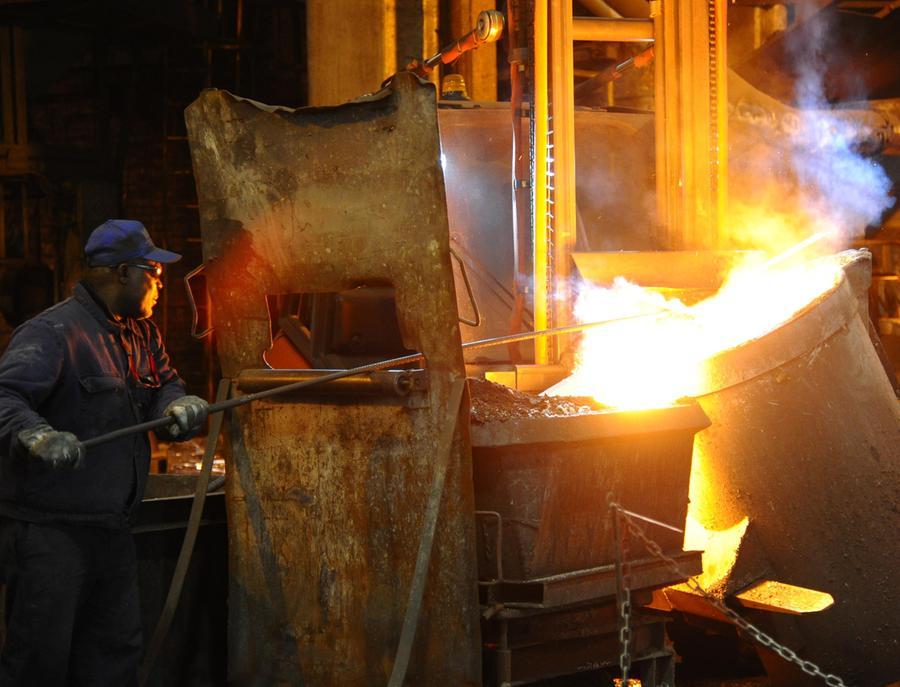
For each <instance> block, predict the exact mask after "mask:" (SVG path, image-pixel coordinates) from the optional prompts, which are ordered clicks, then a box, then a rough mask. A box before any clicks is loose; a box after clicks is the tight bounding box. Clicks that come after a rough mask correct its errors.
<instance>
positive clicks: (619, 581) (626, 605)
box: [610, 501, 631, 685]
mask: <svg viewBox="0 0 900 687" xmlns="http://www.w3.org/2000/svg"><path fill="white" fill-rule="evenodd" d="M612 505H613V504H612V501H610V507H611V508H612ZM612 516H613V536H614V537H615V540H616V597H617V599H618V603H619V620H620V623H619V644H620V645H621V646H622V652H621V653H620V654H619V669H620V670H621V671H622V684H623V685H628V683H629V680H628V674H629V673H630V672H631V589H630V587H629V584H628V581H629V580H628V578H627V577H626V576H625V575H623V571H624V567H625V559H626V557H627V556H626V552H627V549H625V547H626V545H627V533H626V532H624V531H623V530H622V528H621V514H620V513H619V511H618V510H616V509H615V508H613V510H612Z"/></svg>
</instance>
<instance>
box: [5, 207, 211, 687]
mask: <svg viewBox="0 0 900 687" xmlns="http://www.w3.org/2000/svg"><path fill="white" fill-rule="evenodd" d="M84 252H85V258H86V270H85V276H84V278H83V279H82V280H81V281H80V282H79V283H78V284H76V285H75V287H74V289H73V292H72V296H71V297H70V298H68V299H66V300H64V301H63V302H62V303H59V304H57V305H55V306H53V307H51V308H49V309H47V310H45V311H44V312H42V313H40V314H39V315H36V316H35V317H33V318H32V319H30V320H28V321H26V322H25V323H23V324H22V325H21V326H20V327H18V328H17V329H16V331H15V332H14V333H13V335H12V338H11V340H10V343H9V346H8V348H7V349H6V351H5V352H4V353H3V355H2V357H0V516H2V517H3V519H4V527H3V530H4V539H5V543H6V546H5V547H4V548H6V550H7V551H8V552H9V556H8V560H9V564H8V580H7V600H6V609H5V610H6V623H7V634H6V641H5V643H4V646H3V650H2V656H0V686H2V687H7V686H8V685H30V686H34V685H41V687H53V686H54V685H90V686H91V687H102V686H104V685H110V686H112V685H115V686H116V687H122V686H123V685H136V684H137V681H138V665H139V661H140V656H141V623H140V607H139V597H138V589H137V558H136V555H135V548H134V541H133V539H132V536H131V532H130V530H129V526H130V525H131V523H133V522H134V519H135V514H136V512H137V509H138V506H139V504H140V501H141V498H142V497H143V493H144V487H145V485H146V483H147V474H148V472H149V464H150V443H149V440H148V437H147V435H146V434H132V435H128V436H124V437H121V438H119V439H115V440H113V441H109V442H108V443H103V444H98V445H96V446H93V447H91V448H90V449H89V450H87V451H86V450H85V449H84V447H83V446H82V445H81V442H82V441H84V440H86V439H89V438H91V437H96V436H98V435H101V434H105V433H108V432H111V431H113V430H116V429H120V428H123V427H127V426H130V425H133V424H137V423H141V422H145V421H147V420H151V419H156V418H161V417H165V416H169V417H171V418H172V420H173V422H172V424H171V425H166V426H165V427H163V428H162V429H161V430H157V434H158V435H159V436H160V438H162V439H164V440H174V441H183V440H185V439H189V438H191V437H192V436H194V435H196V433H197V432H198V431H199V430H200V429H201V428H202V426H203V423H204V422H205V421H206V417H207V413H208V408H207V403H206V401H204V400H203V399H201V398H198V397H197V396H189V395H186V394H185V387H184V383H183V382H182V380H181V378H180V377H179V376H178V374H177V373H176V371H175V370H174V369H173V368H172V366H171V365H170V364H169V356H168V354H167V353H166V350H165V347H164V346H163V342H162V337H161V336H160V332H159V330H158V329H157V327H156V325H155V324H154V323H153V322H152V321H150V320H149V319H148V318H149V317H150V315H151V314H152V312H153V307H154V305H156V301H157V299H158V297H159V290H160V289H161V288H162V281H161V278H162V273H163V265H164V264H166V263H171V262H175V261H176V260H179V259H180V258H181V256H180V255H179V254H177V253H173V252H170V251H167V250H162V249H160V248H157V247H156V246H155V245H154V244H153V241H152V240H151V238H150V235H149V234H148V233H147V230H146V228H145V227H144V225H143V224H141V223H140V222H137V221H134V220H124V219H112V220H108V221H106V222H104V223H103V224H101V225H100V226H99V227H97V228H96V229H95V230H94V231H93V232H92V233H91V235H90V237H89V238H88V241H87V244H86V245H85V249H84Z"/></svg>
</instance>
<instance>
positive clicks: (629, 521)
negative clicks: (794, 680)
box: [610, 503, 847, 687]
mask: <svg viewBox="0 0 900 687" xmlns="http://www.w3.org/2000/svg"><path fill="white" fill-rule="evenodd" d="M610 507H611V508H613V509H615V510H616V512H617V513H619V514H621V516H622V517H623V518H624V519H625V524H626V526H627V527H628V531H629V532H630V533H631V534H632V535H634V536H635V537H637V538H638V539H640V540H641V542H642V543H643V544H644V546H645V547H646V548H647V551H649V552H650V553H651V554H652V555H653V556H655V557H656V558H658V559H660V560H661V561H663V562H664V563H666V564H667V565H668V566H669V568H671V569H672V570H673V571H674V572H675V573H677V574H678V576H679V577H682V578H684V579H686V580H687V586H688V587H690V588H691V589H692V590H693V591H695V592H697V593H698V594H700V595H701V596H702V597H703V598H705V599H706V600H707V601H708V602H709V603H711V604H712V605H713V606H714V607H715V608H716V609H717V610H718V611H719V612H721V613H722V614H723V615H725V616H727V617H728V618H730V619H731V621H732V622H733V623H734V624H735V625H737V626H738V627H739V628H741V629H742V630H743V631H744V632H746V633H747V634H748V635H750V636H751V637H752V638H753V639H754V640H755V641H756V642H758V643H759V644H761V645H762V646H764V647H766V648H768V649H771V650H772V651H774V652H775V653H777V654H778V655H779V656H781V658H783V659H785V660H786V661H790V662H791V663H793V664H795V665H797V666H799V667H800V669H801V670H802V671H803V672H804V673H806V674H807V675H812V676H813V677H818V678H821V679H822V680H824V681H825V684H827V685H829V686H830V687H847V685H846V684H845V683H844V681H843V680H841V678H839V677H838V676H837V675H833V674H831V673H825V672H823V671H822V669H821V668H819V666H817V665H816V664H815V663H813V662H812V661H805V660H803V659H802V658H800V657H799V656H798V655H797V654H796V653H795V652H794V651H793V650H792V649H789V648H788V647H786V646H784V645H783V644H779V643H778V642H777V641H775V639H773V638H772V637H771V636H769V635H767V634H766V633H765V632H763V631H762V630H760V629H759V628H758V627H756V626H755V625H753V624H752V623H751V622H749V621H747V620H745V619H744V618H742V617H741V616H739V615H738V614H737V613H735V612H734V611H733V610H732V609H730V608H728V606H726V605H725V604H724V603H722V602H721V601H720V600H719V599H717V598H716V597H715V596H713V595H712V594H710V593H709V592H707V591H706V590H705V589H704V588H703V587H701V586H700V584H699V583H698V582H697V581H696V580H695V579H694V578H693V577H692V576H691V575H689V574H688V573H687V572H685V571H684V569H682V567H681V566H680V565H679V564H678V562H677V561H676V560H675V559H674V558H672V557H671V556H667V555H666V554H665V553H663V550H662V549H661V548H660V546H659V544H657V543H656V542H655V541H653V540H652V539H650V538H649V537H648V536H647V534H646V533H645V532H644V529H643V528H642V527H641V526H640V525H639V524H637V522H635V520H634V518H632V517H631V516H630V515H629V514H628V512H627V511H625V510H624V509H623V508H622V507H621V506H619V504H617V503H610Z"/></svg>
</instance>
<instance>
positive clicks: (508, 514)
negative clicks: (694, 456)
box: [472, 392, 709, 687]
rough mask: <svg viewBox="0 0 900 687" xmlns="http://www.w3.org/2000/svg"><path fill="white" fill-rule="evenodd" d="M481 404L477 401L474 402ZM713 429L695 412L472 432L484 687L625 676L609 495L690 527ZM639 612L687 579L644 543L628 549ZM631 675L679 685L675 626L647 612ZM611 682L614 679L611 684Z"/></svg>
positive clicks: (590, 417) (692, 561)
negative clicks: (705, 442) (484, 613)
mask: <svg viewBox="0 0 900 687" xmlns="http://www.w3.org/2000/svg"><path fill="white" fill-rule="evenodd" d="M473 396H476V394H475V393H474V392H473ZM708 424H709V420H708V419H707V417H706V415H705V414H704V413H703V411H702V410H701V409H700V407H699V406H698V405H697V404H696V403H691V404H684V405H677V406H673V407H670V408H659V409H653V410H647V411H639V412H635V411H629V412H623V411H609V412H592V413H584V414H579V415H571V416H546V417H543V416H537V417H521V418H518V417H513V418H511V419H506V420H505V421H502V422H499V421H496V422H486V423H484V424H473V425H472V445H473V463H474V481H475V502H476V507H477V508H478V511H477V515H478V528H477V531H478V554H479V559H478V564H479V565H478V567H479V578H480V580H481V581H480V585H481V587H482V603H483V605H485V606H486V607H488V608H490V609H494V610H495V611H496V614H495V615H492V616H491V617H490V619H489V620H487V621H485V622H484V623H483V628H482V635H483V637H484V639H485V642H486V649H485V655H484V661H485V667H486V676H487V684H489V685H503V684H530V683H532V682H533V681H537V680H543V679H548V678H554V677H560V676H565V675H572V674H575V673H578V672H581V671H584V670H591V671H593V674H594V675H595V676H596V680H597V684H602V681H603V679H611V677H612V673H608V671H610V670H612V671H613V673H615V674H617V672H616V671H618V660H619V653H620V651H621V647H620V645H619V641H618V629H617V622H618V611H617V609H616V604H615V594H616V578H615V559H616V543H615V535H614V528H613V521H612V518H611V514H610V508H609V506H608V497H609V496H610V495H611V496H612V498H613V499H614V500H615V501H616V502H618V503H620V504H621V505H622V506H623V507H625V508H626V509H628V510H632V511H635V512H639V513H641V514H643V515H645V516H648V517H651V518H653V519H655V520H658V521H660V522H664V523H670V524H673V525H675V526H676V527H683V525H684V521H685V516H686V514H687V508H688V488H689V480H690V472H691V453H692V448H693V437H694V434H695V433H696V432H697V431H699V430H701V429H703V428H704V427H706V426H708ZM652 529H653V532H652V534H653V536H654V538H655V539H656V540H657V541H658V542H659V543H660V545H661V546H662V548H663V550H664V551H665V552H666V554H667V555H669V556H671V557H672V558H674V559H676V560H677V561H678V563H679V565H680V567H681V568H683V569H684V570H685V571H686V572H687V573H688V574H695V573H698V572H700V554H699V553H698V552H686V551H684V550H683V535H682V534H681V533H679V532H673V531H671V530H666V529H658V528H652ZM626 558H627V559H628V560H629V561H630V562H631V563H630V569H629V574H628V586H629V588H630V589H631V591H632V599H633V603H634V606H635V608H636V609H637V608H639V607H640V606H642V605H643V604H645V603H649V601H650V596H651V590H652V589H654V588H659V587H661V586H664V585H666V584H672V583H675V582H679V581H682V580H683V579H684V578H682V577H680V576H679V574H678V573H677V572H675V571H673V570H672V569H671V568H669V567H668V566H666V565H665V564H664V563H662V562H661V561H658V560H655V559H653V558H652V557H651V556H650V554H649V553H648V552H647V551H645V550H644V548H643V547H642V546H641V545H640V544H639V543H638V542H637V541H632V542H631V544H630V545H629V546H628V548H627V553H626ZM632 623H633V632H634V642H633V644H632V647H631V648H632V658H633V660H634V663H635V668H634V670H633V671H632V673H631V674H632V676H635V677H638V676H639V677H640V678H641V679H642V681H643V684H646V685H648V686H652V687H656V686H657V685H663V684H671V683H672V670H673V660H674V657H673V655H672V652H671V647H670V645H669V644H667V642H666V634H665V627H664V625H665V619H664V618H661V617H660V616H654V615H652V614H645V613H643V612H642V611H636V612H635V614H634V616H633V618H632ZM604 671H607V672H604Z"/></svg>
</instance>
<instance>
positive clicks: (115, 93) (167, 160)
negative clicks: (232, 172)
mask: <svg viewBox="0 0 900 687" xmlns="http://www.w3.org/2000/svg"><path fill="white" fill-rule="evenodd" d="M305 16H306V7H305V2H304V0H254V1H252V2H249V1H248V2H242V1H241V0H218V1H202V0H201V1H199V2H198V1H190V0H184V1H178V0H168V1H163V2H106V1H101V0H90V1H76V0H67V1H64V2H58V1H47V2H41V1H31V2H9V3H2V4H0V57H2V64H0V67H2V70H0V77H2V84H3V88H2V94H3V107H2V117H3V119H2V122H3V129H2V130H3V140H2V143H0V191H2V193H0V245H2V247H0V350H2V348H3V347H5V345H6V340H7V339H8V336H9V333H10V330H11V328H12V327H14V326H16V325H18V324H19V323H21V322H22V321H24V320H25V319H27V318H28V317H30V316H31V315H33V314H35V313H37V312H39V311H40V310H42V309H43V308H45V307H47V306H49V305H50V304H52V303H53V302H55V301H57V300H60V299H61V298H64V297H65V296H66V295H67V294H68V292H69V290H70V288H71V286H72V285H73V284H74V283H75V281H77V279H78V278H79V276H80V272H81V249H82V246H83V245H84V242H85V240H86V239H87V236H88V235H89V234H90V232H91V230H92V229H93V228H94V227H95V226H97V225H98V224H100V223H101V222H103V221H104V220H106V219H108V218H110V217H128V218H134V219H139V220H141V221H142V222H144V224H146V226H147V227H148V229H149V231H150V233H151V235H152V236H153V237H154V240H155V241H156V242H157V243H158V244H159V245H162V246H164V247H166V248H168V249H171V250H175V251H177V252H179V253H182V254H183V255H184V259H183V260H182V261H181V262H179V263H177V264H175V265H173V266H172V267H171V268H170V269H169V270H168V271H167V274H166V288H165V289H164V290H163V299H162V301H161V304H160V306H158V308H157V312H156V314H155V315H154V319H155V320H156V322H157V323H158V324H159V325H160V327H161V328H162V330H163V333H164V335H165V336H166V340H167V343H168V347H169V351H170V353H171V355H172V357H173V359H174V362H175V364H176V366H177V368H178V369H179V371H180V372H181V374H182V376H184V377H185V379H186V381H187V382H188V385H189V387H190V388H191V390H192V391H193V392H194V393H201V394H203V395H209V386H210V384H212V378H213V376H214V375H215V369H214V362H213V360H214V358H213V356H212V355H211V354H212V350H211V344H210V343H209V340H207V341H205V342H201V341H196V340H194V339H193V338H192V337H191V336H190V335H189V331H190V327H191V319H192V314H191V308H190V304H189V301H188V299H187V297H186V291H185V289H184V287H183V285H182V279H183V277H184V275H185V274H186V273H187V272H189V271H190V270H191V269H193V268H195V267H197V266H198V265H199V264H200V263H201V261H202V256H201V248H200V233H199V225H198V213H197V199H196V193H195V190H194V181H193V176H192V171H191V162H190V154H189V149H188V143H187V139H186V136H185V130H184V121H183V114H182V113H183V110H184V108H185V107H186V106H187V105H188V104H189V103H190V102H191V101H192V100H193V99H194V98H195V97H196V96H197V94H198V93H199V92H200V90H202V89H203V88H206V87H216V88H225V89H228V90H230V91H232V92H235V93H238V94H240V95H243V96H246V97H250V98H254V99H257V100H260V101H263V102H267V103H273V104H279V105H286V106H291V107H297V106H301V105H304V104H305V103H306V93H307V76H306V74H307V72H306V53H305V41H306V35H305V34H306V25H305V22H306V20H305Z"/></svg>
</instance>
